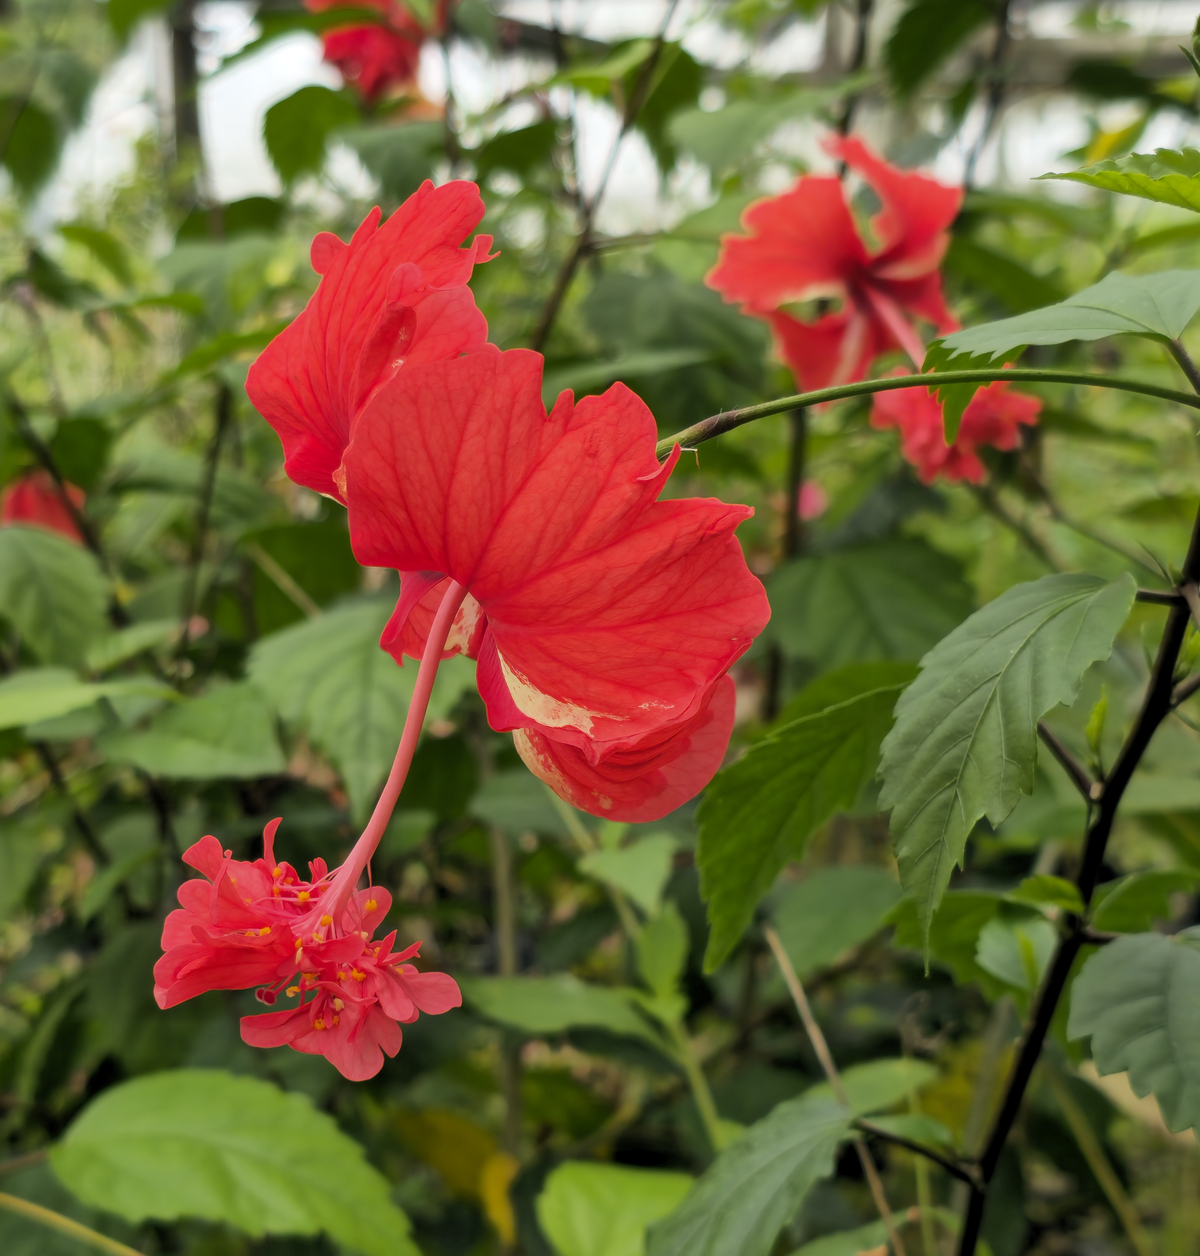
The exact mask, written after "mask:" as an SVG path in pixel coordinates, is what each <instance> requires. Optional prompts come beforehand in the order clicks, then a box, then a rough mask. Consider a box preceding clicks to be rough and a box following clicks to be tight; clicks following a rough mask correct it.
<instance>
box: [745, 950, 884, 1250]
mask: <svg viewBox="0 0 1200 1256" xmlns="http://www.w3.org/2000/svg"><path fill="white" fill-rule="evenodd" d="M763 937H765V938H766V940H767V945H768V946H769V947H770V948H771V953H772V954H773V955H774V956H775V962H776V963H777V964H778V965H779V971H780V972H781V973H782V974H783V980H784V981H785V983H786V984H787V988H788V992H789V993H790V994H791V996H792V1002H793V1003H794V1004H795V1005H796V1011H797V1012H799V1013H800V1020H801V1022H802V1023H803V1025H804V1031H805V1033H807V1034H808V1040H809V1042H811V1043H812V1048H813V1050H814V1051H815V1052H816V1056H817V1060H818V1061H819V1062H820V1065H821V1069H822V1071H823V1072H824V1073H825V1076H826V1078H828V1080H829V1086H830V1089H831V1090H832V1091H833V1093H834V1097H835V1098H836V1099H837V1101H838V1102H839V1103H841V1104H844V1105H845V1106H846V1107H849V1106H850V1101H849V1099H848V1098H847V1097H846V1088H845V1086H843V1085H842V1078H841V1074H840V1073H839V1072H838V1071H837V1065H836V1064H834V1062H833V1056H832V1055H831V1054H830V1051H829V1044H828V1043H827V1042H826V1041H825V1035H824V1034H823V1033H822V1032H821V1027H820V1025H818V1024H817V1020H816V1017H815V1016H813V1014H812V1008H811V1007H809V1004H808V996H807V995H806V994H805V993H804V987H803V986H802V985H801V984H800V978H799V977H798V976H797V975H796V970H795V968H793V967H792V961H791V960H790V959H789V958H788V953H787V951H785V950H784V949H783V943H782V942H780V940H779V934H777V933H776V932H775V930H774V929H772V928H771V926H770V925H767V926H766V927H765V928H764V929H763ZM854 1149H855V1151H856V1152H857V1153H858V1159H859V1161H860V1163H861V1164H862V1167H863V1173H864V1174H865V1175H866V1178H867V1185H868V1186H869V1187H870V1188H871V1197H872V1198H873V1199H874V1201H875V1207H876V1208H877V1209H878V1211H879V1215H880V1217H881V1218H882V1219H883V1224H884V1227H885V1228H886V1229H887V1232H888V1238H889V1239H890V1240H891V1244H892V1248H893V1250H894V1251H895V1253H896V1256H905V1252H904V1244H903V1243H902V1242H901V1240H900V1232H899V1231H898V1230H897V1228H896V1220H895V1218H894V1217H893V1216H892V1210H891V1209H890V1208H889V1207H888V1202H887V1196H886V1195H885V1194H884V1190H883V1182H882V1181H880V1178H879V1170H878V1169H876V1167H875V1161H874V1160H872V1159H871V1153H870V1152H869V1151H868V1150H867V1145H866V1143H864V1142H863V1140H862V1139H861V1138H855V1139H854Z"/></svg>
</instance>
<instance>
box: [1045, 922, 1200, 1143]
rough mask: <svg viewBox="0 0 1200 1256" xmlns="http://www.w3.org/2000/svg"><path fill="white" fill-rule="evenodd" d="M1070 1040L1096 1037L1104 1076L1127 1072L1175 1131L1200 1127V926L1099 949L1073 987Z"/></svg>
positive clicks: (1138, 1092)
mask: <svg viewBox="0 0 1200 1256" xmlns="http://www.w3.org/2000/svg"><path fill="white" fill-rule="evenodd" d="M1067 1034H1068V1036H1069V1037H1071V1038H1083V1037H1087V1036H1089V1035H1090V1036H1091V1039H1092V1058H1093V1059H1094V1060H1095V1062H1096V1068H1097V1070H1098V1071H1099V1072H1100V1074H1101V1075H1102V1076H1103V1075H1105V1074H1108V1073H1121V1072H1124V1071H1126V1070H1128V1072H1129V1084H1130V1086H1131V1087H1132V1088H1133V1093H1134V1094H1135V1095H1137V1096H1138V1097H1139V1098H1142V1097H1144V1096H1145V1095H1146V1094H1148V1093H1150V1092H1153V1094H1154V1097H1155V1099H1157V1100H1158V1106H1159V1108H1160V1110H1161V1111H1162V1115H1163V1120H1164V1121H1165V1122H1166V1123H1167V1128H1168V1129H1169V1130H1171V1131H1172V1132H1173V1133H1177V1132H1178V1131H1179V1130H1183V1129H1187V1128H1188V1127H1189V1126H1191V1127H1193V1128H1194V1127H1196V1126H1197V1125H1200V931H1198V930H1196V929H1185V930H1184V932H1183V933H1180V934H1177V935H1176V936H1175V937H1173V938H1168V937H1164V936H1163V935H1162V934H1161V933H1138V934H1132V935H1130V936H1129V937H1124V938H1118V939H1117V940H1116V941H1115V942H1110V943H1108V945H1107V946H1104V947H1101V949H1100V950H1099V951H1097V952H1096V954H1095V955H1093V956H1092V957H1091V958H1090V959H1089V960H1088V961H1087V963H1086V964H1084V966H1083V968H1082V969H1081V971H1080V973H1079V976H1078V977H1076V978H1075V983H1074V986H1073V988H1072V990H1071V1015H1070V1019H1069V1020H1068V1023H1067Z"/></svg>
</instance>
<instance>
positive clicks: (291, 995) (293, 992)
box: [284, 986, 300, 999]
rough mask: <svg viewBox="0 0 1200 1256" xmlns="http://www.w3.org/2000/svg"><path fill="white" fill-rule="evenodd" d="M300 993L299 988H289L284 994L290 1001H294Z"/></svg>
mask: <svg viewBox="0 0 1200 1256" xmlns="http://www.w3.org/2000/svg"><path fill="white" fill-rule="evenodd" d="M299 993H300V987H299V986H288V988H287V989H286V990H285V991H284V994H286V995H287V997H288V998H289V999H294V998H295V997H296V995H298V994H299Z"/></svg>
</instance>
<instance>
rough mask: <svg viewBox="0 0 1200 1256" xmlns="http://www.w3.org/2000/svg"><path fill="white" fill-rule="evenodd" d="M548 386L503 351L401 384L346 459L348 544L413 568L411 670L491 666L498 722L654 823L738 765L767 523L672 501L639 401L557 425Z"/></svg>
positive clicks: (561, 413) (560, 408) (617, 388)
mask: <svg viewBox="0 0 1200 1256" xmlns="http://www.w3.org/2000/svg"><path fill="white" fill-rule="evenodd" d="M541 383H542V358H541V356H540V355H539V354H536V353H531V352H529V351H527V350H523V349H513V350H510V351H509V352H507V353H501V352H500V351H499V350H497V349H495V348H494V347H492V346H490V345H489V346H487V347H486V348H484V349H482V350H480V351H479V352H478V353H475V354H472V355H470V356H469V357H465V358H460V359H458V360H457V361H453V362H438V363H431V364H428V365H424V366H414V367H411V368H406V369H405V370H403V371H400V372H398V373H397V374H396V375H395V376H394V377H393V378H392V379H391V380H390V381H389V382H388V383H387V384H385V385H383V386H382V387H381V388H380V389H379V390H378V391H377V392H376V393H375V395H374V397H373V398H372V399H371V400H370V401H369V402H368V403H367V405H366V406H365V408H364V409H363V410H362V412H361V413H360V414H359V416H358V418H357V420H356V422H355V427H354V432H353V434H352V437H351V441H350V444H349V446H348V447H347V450H346V454H345V467H346V498H347V501H348V503H349V517H350V537H351V542H352V544H353V546H354V552H355V556H356V557H357V558H358V560H359V562H361V563H363V564H364V565H365V566H375V567H395V568H396V569H397V570H399V571H400V573H401V579H402V585H401V590H402V591H401V596H400V600H399V602H398V604H397V607H396V612H395V614H394V615H393V616H392V619H391V621H390V622H389V624H388V626H387V628H386V629H385V631H384V635H383V638H382V644H383V645H384V647H385V648H386V649H388V650H390V651H391V653H392V654H393V655H394V656H395V657H396V658H397V659H402V658H403V657H404V656H405V655H408V656H410V657H418V656H420V655H422V653H423V651H425V650H426V649H427V648H429V646H430V644H431V643H433V642H434V641H435V640H436V641H437V643H438V645H439V646H440V644H441V642H444V643H445V652H446V653H454V652H459V651H461V652H463V653H466V654H468V655H470V656H471V657H473V658H476V659H478V660H479V668H478V683H479V691H480V694H481V695H482V697H483V699H484V702H485V704H486V705H487V709H488V718H489V722H490V723H491V726H492V727H493V728H494V729H496V730H498V731H515V732H516V733H517V738H516V744H517V748H518V750H519V751H520V753H521V755H522V757H523V758H524V759H525V761H526V763H527V764H528V765H529V767H530V768H531V770H532V771H534V772H535V773H536V774H537V775H539V776H541V777H542V779H543V780H545V781H547V782H548V783H549V784H550V785H551V786H552V787H553V788H554V789H555V790H556V791H557V792H558V793H560V794H561V795H563V796H564V797H566V798H567V799H568V800H569V801H571V802H573V803H575V804H576V805H577V806H580V807H582V808H584V809H585V810H588V811H591V812H593V813H595V814H597V815H602V816H607V817H610V818H612V819H616V820H650V819H657V818H658V817H660V816H663V815H665V814H666V813H667V812H669V811H671V810H673V809H674V808H675V807H677V806H679V805H680V804H681V803H683V802H685V801H686V800H687V799H688V798H690V797H692V796H693V795H694V794H695V793H697V792H698V791H699V789H701V788H702V787H703V785H704V784H705V783H706V782H707V780H708V779H709V778H710V777H711V776H712V774H713V773H714V772H715V771H716V769H717V767H718V766H719V765H720V761H721V757H722V755H723V754H724V750H725V746H726V744H727V742H728V738H729V733H730V730H731V728H732V722H733V703H732V681H730V680H729V679H728V677H727V676H726V672H727V671H728V669H729V667H730V666H731V665H732V664H733V662H734V661H735V660H736V659H737V658H739V657H740V656H741V654H742V653H744V651H745V650H746V649H747V648H748V646H749V645H750V643H751V641H752V640H753V639H754V637H755V635H756V634H757V633H758V632H760V631H761V630H762V628H763V626H764V625H765V624H766V622H767V619H768V617H769V613H770V612H769V607H768V604H767V599H766V595H765V593H764V592H763V588H762V585H761V584H760V583H759V581H758V580H756V579H755V577H754V576H752V575H751V574H750V571H749V569H748V568H747V566H746V562H745V559H744V558H743V556H742V551H741V546H740V545H739V544H738V542H737V539H736V537H735V536H734V529H735V528H736V527H737V525H738V524H739V523H740V522H741V521H742V520H743V519H745V518H747V517H748V516H749V515H750V513H751V512H750V510H749V508H748V507H744V506H727V505H725V504H724V503H722V502H718V501H714V500H711V499H696V498H692V499H683V500H675V501H666V502H660V501H658V500H657V499H658V495H659V493H660V492H661V491H662V488H663V486H664V484H665V482H666V480H667V477H668V476H669V475H670V473H671V470H672V468H673V466H674V464H675V460H676V458H677V457H678V450H676V452H675V454H674V455H673V456H672V457H671V458H670V459H669V460H668V461H667V463H666V464H665V465H663V466H660V465H659V464H658V462H657V461H656V459H655V454H654V445H655V437H656V430H655V424H654V418H653V416H652V415H651V414H650V412H649V410H648V409H647V408H646V406H645V405H644V404H643V403H642V402H641V401H640V400H639V399H638V398H637V397H636V396H635V395H634V394H633V393H631V392H630V391H629V390H628V389H627V388H625V387H624V385H622V384H616V385H614V386H613V387H612V388H611V389H609V391H608V392H607V393H605V394H604V396H602V397H588V398H585V399H584V400H583V401H581V402H580V403H579V404H578V405H575V404H574V402H573V400H572V397H571V394H570V393H569V392H568V393H564V394H563V395H562V396H561V397H559V399H558V402H557V404H556V405H555V406H554V409H553V411H552V412H551V413H550V414H549V415H547V413H546V409H545V407H544V405H543V404H542V400H541ZM451 581H453V582H454V585H451ZM455 586H461V591H460V592H459V593H458V594H457V597H458V599H459V601H460V602H461V605H458V609H457V613H456V616H455V619H454V621H453V625H452V627H451V630H450V633H449V636H448V637H446V636H445V635H443V636H441V637H440V638H438V637H437V636H436V634H434V633H433V632H432V631H431V630H430V628H429V623H430V617H431V615H432V614H433V613H434V611H435V608H444V607H445V606H446V599H447V597H448V594H447V589H448V588H453V587H455ZM456 605H457V603H456ZM439 613H442V612H441V610H439Z"/></svg>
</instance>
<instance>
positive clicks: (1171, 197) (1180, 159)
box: [1041, 148, 1200, 214]
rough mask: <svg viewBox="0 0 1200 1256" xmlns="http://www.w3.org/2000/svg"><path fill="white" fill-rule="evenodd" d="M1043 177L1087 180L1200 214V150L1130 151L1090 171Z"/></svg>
mask: <svg viewBox="0 0 1200 1256" xmlns="http://www.w3.org/2000/svg"><path fill="white" fill-rule="evenodd" d="M1041 177H1042V178H1043V179H1067V180H1070V181H1071V182H1072V183H1086V184H1087V185H1088V186H1089V187H1094V188H1103V189H1104V190H1105V191H1106V192H1123V193H1124V194H1125V195H1126V196H1140V197H1142V198H1143V199H1144V200H1147V201H1158V202H1159V203H1160V204H1163V205H1175V206H1177V207H1178V208H1179V209H1190V210H1193V211H1194V212H1195V213H1198V214H1200V152H1197V151H1196V150H1195V149H1194V148H1185V149H1184V150H1183V151H1182V152H1178V151H1176V150H1175V149H1173V148H1156V149H1155V150H1154V152H1153V153H1130V154H1129V155H1128V156H1127V157H1118V158H1117V159H1116V160H1114V161H1100V162H1097V163H1096V164H1095V165H1094V166H1088V167H1087V169H1086V170H1072V171H1069V172H1068V173H1066V174H1044V175H1042V176H1041Z"/></svg>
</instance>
